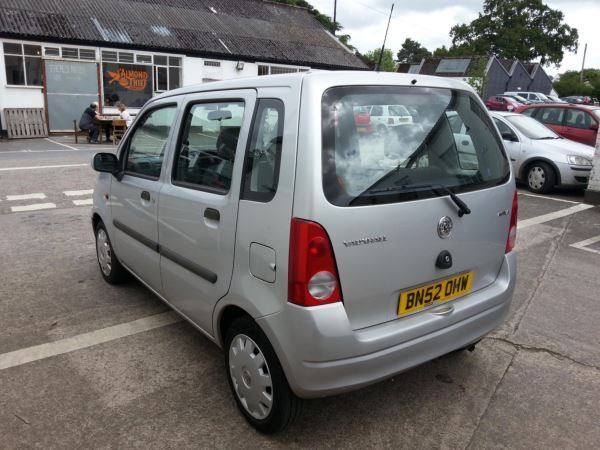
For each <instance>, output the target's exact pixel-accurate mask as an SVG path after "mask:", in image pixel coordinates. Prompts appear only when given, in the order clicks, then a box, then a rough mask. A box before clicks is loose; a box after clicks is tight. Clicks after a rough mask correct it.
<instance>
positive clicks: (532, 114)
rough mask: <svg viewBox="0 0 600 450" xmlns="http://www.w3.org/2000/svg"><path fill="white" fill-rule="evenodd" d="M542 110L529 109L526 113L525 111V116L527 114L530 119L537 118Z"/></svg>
mask: <svg viewBox="0 0 600 450" xmlns="http://www.w3.org/2000/svg"><path fill="white" fill-rule="evenodd" d="M539 110H540V108H527V109H526V110H525V111H523V114H525V115H526V116H529V117H537V115H538V114H537V112H538V111H539Z"/></svg>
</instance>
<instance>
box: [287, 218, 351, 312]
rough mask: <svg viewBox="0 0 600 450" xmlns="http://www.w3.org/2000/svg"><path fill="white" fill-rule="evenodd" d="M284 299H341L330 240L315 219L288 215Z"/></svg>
mask: <svg viewBox="0 0 600 450" xmlns="http://www.w3.org/2000/svg"><path fill="white" fill-rule="evenodd" d="M288 299H289V301H290V302H291V303H295V304H296V305H300V306H317V305H324V304H327V303H334V302H339V301H341V300H342V293H341V288H340V280H339V276H338V271H337V267H336V264H335V257H334V255H333V248H332V246H331V241H330V240H329V236H328V235H327V232H326V231H325V229H324V228H323V227H322V226H321V225H319V224H318V223H316V222H310V221H308V220H302V219H297V218H295V217H294V218H292V224H291V229H290V260H289V267H288Z"/></svg>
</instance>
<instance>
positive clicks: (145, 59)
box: [135, 55, 152, 64]
mask: <svg viewBox="0 0 600 450" xmlns="http://www.w3.org/2000/svg"><path fill="white" fill-rule="evenodd" d="M135 60H136V62H138V63H141V64H152V56H150V55H135Z"/></svg>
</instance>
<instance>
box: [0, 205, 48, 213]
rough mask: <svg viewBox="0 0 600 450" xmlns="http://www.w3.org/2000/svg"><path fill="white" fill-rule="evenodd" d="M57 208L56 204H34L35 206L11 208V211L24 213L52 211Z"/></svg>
mask: <svg viewBox="0 0 600 450" xmlns="http://www.w3.org/2000/svg"><path fill="white" fill-rule="evenodd" d="M52 208H56V205H55V204H54V203H34V204H33V205H23V206H11V207H10V210H11V211H12V212H24V211H38V210H40V209H52Z"/></svg>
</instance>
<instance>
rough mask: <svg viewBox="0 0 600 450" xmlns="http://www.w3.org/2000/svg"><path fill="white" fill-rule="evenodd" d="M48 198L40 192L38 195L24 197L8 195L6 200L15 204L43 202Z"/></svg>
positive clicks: (25, 195) (24, 195)
mask: <svg viewBox="0 0 600 450" xmlns="http://www.w3.org/2000/svg"><path fill="white" fill-rule="evenodd" d="M44 198H46V194H42V193H41V192H38V193H36V194H23V195H7V196H6V200H8V201H9V202H14V201H18V200H42V199H44Z"/></svg>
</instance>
